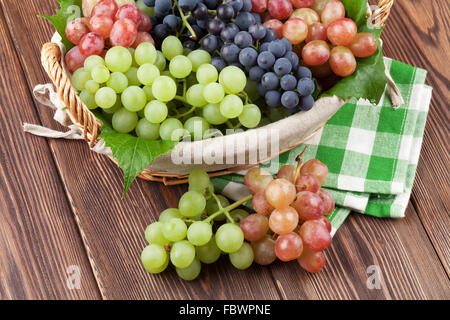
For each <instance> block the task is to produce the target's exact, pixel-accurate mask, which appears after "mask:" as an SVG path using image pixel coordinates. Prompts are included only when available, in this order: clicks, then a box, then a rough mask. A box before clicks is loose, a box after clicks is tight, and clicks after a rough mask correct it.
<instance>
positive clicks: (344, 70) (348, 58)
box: [330, 46, 356, 77]
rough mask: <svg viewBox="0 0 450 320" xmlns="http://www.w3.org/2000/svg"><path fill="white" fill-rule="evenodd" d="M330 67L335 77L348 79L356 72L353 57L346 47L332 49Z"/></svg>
mask: <svg viewBox="0 0 450 320" xmlns="http://www.w3.org/2000/svg"><path fill="white" fill-rule="evenodd" d="M330 67H331V70H332V71H333V72H334V73H335V74H336V75H338V76H340V77H348V76H350V75H352V74H353V73H354V72H355V70H356V59H355V56H354V55H353V53H352V51H351V50H350V49H349V48H347V47H343V46H337V47H334V48H333V49H332V50H331V54H330Z"/></svg>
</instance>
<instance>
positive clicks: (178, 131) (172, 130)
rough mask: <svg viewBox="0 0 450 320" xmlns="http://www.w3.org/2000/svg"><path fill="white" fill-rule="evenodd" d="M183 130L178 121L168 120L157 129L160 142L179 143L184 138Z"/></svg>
mask: <svg viewBox="0 0 450 320" xmlns="http://www.w3.org/2000/svg"><path fill="white" fill-rule="evenodd" d="M184 134H185V130H184V128H183V124H182V123H181V121H180V120H178V119H175V118H168V119H166V120H164V121H163V122H162V123H161V126H160V127H159V135H160V136H161V139H162V140H167V141H180V140H181V138H182V137H183V136H184Z"/></svg>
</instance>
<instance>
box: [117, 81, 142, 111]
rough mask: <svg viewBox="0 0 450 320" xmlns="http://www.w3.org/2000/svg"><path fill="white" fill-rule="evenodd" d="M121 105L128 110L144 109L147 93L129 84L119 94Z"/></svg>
mask: <svg viewBox="0 0 450 320" xmlns="http://www.w3.org/2000/svg"><path fill="white" fill-rule="evenodd" d="M121 99H122V104H123V106H124V107H125V108H126V109H128V110H129V111H134V112H136V111H139V110H142V109H144V107H145V105H146V103H147V95H146V94H145V92H144V90H142V89H141V88H140V87H138V86H131V87H128V88H126V89H125V91H124V92H123V93H122V96H121Z"/></svg>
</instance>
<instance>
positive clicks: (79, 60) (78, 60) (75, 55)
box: [64, 46, 86, 73]
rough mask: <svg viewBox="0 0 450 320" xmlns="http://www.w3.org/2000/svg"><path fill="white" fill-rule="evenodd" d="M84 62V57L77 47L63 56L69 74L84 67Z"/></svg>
mask: <svg viewBox="0 0 450 320" xmlns="http://www.w3.org/2000/svg"><path fill="white" fill-rule="evenodd" d="M84 60H86V57H85V56H83V55H82V54H81V52H80V48H79V47H78V46H75V47H73V48H72V49H70V50H69V51H68V52H67V53H66V55H65V56H64V62H65V63H66V67H67V70H69V72H70V73H74V72H75V71H76V70H78V69H80V68H82V67H83V66H84Z"/></svg>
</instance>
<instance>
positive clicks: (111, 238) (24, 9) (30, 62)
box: [2, 0, 280, 299]
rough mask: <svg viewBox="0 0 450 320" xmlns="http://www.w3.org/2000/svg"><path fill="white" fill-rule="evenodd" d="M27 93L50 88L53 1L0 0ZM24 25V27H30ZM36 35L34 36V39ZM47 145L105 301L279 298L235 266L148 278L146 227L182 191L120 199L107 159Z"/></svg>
mask: <svg viewBox="0 0 450 320" xmlns="http://www.w3.org/2000/svg"><path fill="white" fill-rule="evenodd" d="M2 5H3V8H4V9H5V12H6V15H7V21H8V22H9V24H10V27H11V32H12V34H13V37H14V42H15V44H16V46H17V48H18V51H19V53H20V56H21V57H22V59H21V61H22V64H23V68H24V70H25V71H26V73H29V86H30V88H31V87H32V86H33V85H35V84H37V83H43V82H47V81H48V78H47V77H46V75H45V74H44V71H43V70H42V69H41V68H40V67H39V66H40V62H39V56H38V52H39V51H40V48H41V46H42V44H43V43H44V42H46V41H48V40H49V39H50V37H51V34H52V33H53V29H52V28H51V26H49V24H47V23H46V22H45V21H43V20H42V19H39V18H37V17H36V16H37V14H39V13H51V12H53V11H54V10H55V8H56V3H55V2H54V1H50V0H48V1H37V0H36V1H29V2H27V3H23V2H14V3H12V2H9V1H3V2H2ZM22 21H27V23H26V24H24V23H22ZM29 34H33V37H29ZM38 111H39V114H40V116H41V119H42V122H43V123H44V125H46V126H50V127H54V126H55V124H54V121H53V120H52V114H51V112H49V111H48V110H46V109H45V108H43V107H38ZM50 146H51V149H52V152H53V153H54V157H55V159H56V163H57V166H58V168H59V171H60V174H61V177H62V179H63V181H64V184H65V186H66V191H67V194H68V196H69V198H70V202H71V205H72V207H73V210H74V212H75V215H76V219H77V222H78V225H79V228H80V230H81V231H82V233H83V236H84V243H85V245H86V247H87V249H88V252H90V257H91V262H92V264H93V267H94V269H95V271H96V272H95V273H96V277H97V278H96V279H97V281H98V284H99V287H100V290H101V293H102V296H103V297H104V298H107V299H173V298H178V299H180V298H185V299H205V298H211V299H262V298H264V299H279V298H280V296H279V294H278V291H277V288H276V287H275V284H274V282H273V280H272V278H271V274H270V271H269V270H268V269H267V268H258V267H255V268H251V269H250V270H247V271H244V272H238V271H236V270H234V269H233V268H232V267H231V264H230V263H216V264H214V265H213V266H209V267H206V268H205V269H206V270H205V271H204V272H203V274H202V275H201V277H200V279H199V280H198V281H195V282H192V283H186V282H184V281H182V280H180V279H179V278H178V277H177V276H176V274H175V272H174V270H170V271H168V272H165V273H163V274H162V275H159V276H152V275H149V274H147V273H145V272H144V270H143V268H142V267H141V265H140V261H139V255H140V252H141V250H142V248H143V247H144V246H145V240H144V229H145V226H146V225H147V224H149V223H150V222H151V221H153V220H154V219H155V218H156V216H157V214H158V213H159V212H160V211H161V210H163V209H165V208H166V207H167V204H169V205H172V206H174V205H176V204H177V199H178V196H179V195H180V192H181V189H180V188H177V187H173V188H167V187H163V186H161V185H160V184H157V183H146V182H143V181H138V182H137V183H134V184H133V186H132V187H131V189H130V191H129V193H128V195H127V197H126V198H125V199H124V200H123V201H121V200H120V196H121V191H122V174H121V172H120V171H119V169H118V168H116V167H115V165H113V164H112V162H110V161H109V160H108V159H107V158H106V157H103V156H98V155H95V154H94V153H92V152H90V151H89V149H88V147H87V144H85V143H83V142H67V141H51V142H50Z"/></svg>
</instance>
